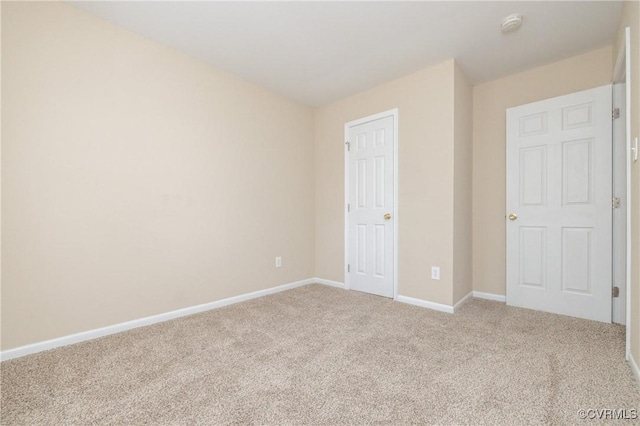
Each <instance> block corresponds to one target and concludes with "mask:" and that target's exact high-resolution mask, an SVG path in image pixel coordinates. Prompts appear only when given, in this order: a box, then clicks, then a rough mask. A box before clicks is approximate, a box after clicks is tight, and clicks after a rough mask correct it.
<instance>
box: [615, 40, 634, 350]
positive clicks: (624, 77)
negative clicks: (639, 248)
mask: <svg viewBox="0 0 640 426" xmlns="http://www.w3.org/2000/svg"><path fill="white" fill-rule="evenodd" d="M630 54H631V30H630V28H629V27H626V28H625V30H624V38H623V39H622V44H621V45H620V50H619V51H618V56H617V58H616V64H615V68H614V71H613V82H614V83H615V82H622V81H624V82H625V86H626V87H625V98H626V111H625V115H626V121H627V122H626V129H625V133H626V135H625V139H626V143H625V145H626V155H625V156H626V163H627V171H626V172H627V173H626V174H627V194H626V197H627V200H626V201H627V203H626V205H627V235H626V239H627V256H626V257H627V262H626V263H627V265H626V269H627V270H626V284H625V285H626V297H627V300H626V305H627V306H626V314H625V316H626V318H625V322H626V325H625V329H626V342H625V359H627V360H629V356H630V354H631V352H630V351H631V298H630V297H629V296H630V291H631V203H630V201H631V156H630V155H629V153H630V152H631V61H630V59H631V58H630Z"/></svg>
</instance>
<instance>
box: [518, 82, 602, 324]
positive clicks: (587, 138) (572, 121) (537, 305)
mask: <svg viewBox="0 0 640 426" xmlns="http://www.w3.org/2000/svg"><path fill="white" fill-rule="evenodd" d="M611 162H612V154H611V86H610V85H609V86H603V87H599V88H596V89H592V90H586V91H583V92H578V93H574V94H571V95H567V96H561V97H557V98H553V99H548V100H545V101H541V102H535V103H532V104H528V105H523V106H519V107H515V108H510V109H508V110H507V220H506V222H507V304H509V305H513V306H520V307H524V308H531V309H537V310H541V311H547V312H554V313H558V314H563V315H570V316H574V317H580V318H587V319H592V320H597V321H603V322H611V287H612V286H611V185H612V181H611V176H612V169H611Z"/></svg>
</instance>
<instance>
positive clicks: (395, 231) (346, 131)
mask: <svg viewBox="0 0 640 426" xmlns="http://www.w3.org/2000/svg"><path fill="white" fill-rule="evenodd" d="M389 116H392V117H393V218H394V220H393V300H397V298H398V217H399V216H398V108H394V109H390V110H388V111H384V112H380V113H378V114H373V115H369V116H366V117H363V118H359V119H357V120H353V121H349V122H348V123H346V124H345V125H344V142H345V143H344V206H343V208H344V285H345V288H346V289H350V282H349V281H350V277H349V272H348V271H347V265H348V264H349V211H348V205H349V199H350V197H349V196H350V194H349V172H350V169H349V154H350V153H349V145H348V143H347V142H348V141H349V129H350V128H351V127H355V126H358V125H360V124H364V123H368V122H369V121H375V120H379V119H381V118H385V117H389Z"/></svg>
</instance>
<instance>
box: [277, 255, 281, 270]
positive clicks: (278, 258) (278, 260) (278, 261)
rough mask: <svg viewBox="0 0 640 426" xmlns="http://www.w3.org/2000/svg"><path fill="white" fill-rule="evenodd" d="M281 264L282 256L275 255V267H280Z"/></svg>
mask: <svg viewBox="0 0 640 426" xmlns="http://www.w3.org/2000/svg"><path fill="white" fill-rule="evenodd" d="M281 266H282V258H281V257H280V256H278V257H276V268H280V267H281Z"/></svg>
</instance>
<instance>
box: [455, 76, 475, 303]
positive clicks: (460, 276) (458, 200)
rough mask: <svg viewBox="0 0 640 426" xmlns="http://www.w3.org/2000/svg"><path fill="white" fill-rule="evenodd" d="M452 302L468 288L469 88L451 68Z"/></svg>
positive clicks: (469, 255) (470, 97) (469, 281)
mask: <svg viewBox="0 0 640 426" xmlns="http://www.w3.org/2000/svg"><path fill="white" fill-rule="evenodd" d="M454 72H455V74H454V78H455V80H454V101H455V105H454V110H455V116H454V184H453V214H454V216H453V303H454V304H455V303H456V302H458V301H460V300H461V299H462V298H463V297H465V296H466V295H467V294H469V293H470V292H471V290H472V287H473V286H472V284H473V274H472V259H471V258H472V256H471V254H472V253H471V252H472V244H471V238H472V229H471V225H472V214H471V202H472V189H473V184H472V174H473V173H472V171H473V144H472V142H473V88H472V87H471V83H469V80H467V77H466V76H465V75H464V73H463V72H462V70H461V69H460V68H459V67H458V66H457V65H456V67H455V70H454Z"/></svg>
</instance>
